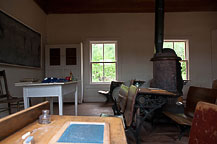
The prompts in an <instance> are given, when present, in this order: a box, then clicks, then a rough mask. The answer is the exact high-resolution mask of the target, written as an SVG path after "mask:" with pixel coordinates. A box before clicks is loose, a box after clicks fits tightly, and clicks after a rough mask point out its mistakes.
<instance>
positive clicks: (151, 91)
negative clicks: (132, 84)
mask: <svg viewBox="0 0 217 144" xmlns="http://www.w3.org/2000/svg"><path fill="white" fill-rule="evenodd" d="M138 93H141V94H152V95H153V94H154V95H160V96H162V95H166V96H177V95H176V94H175V93H172V92H168V91H166V90H163V89H152V88H150V89H149V88H140V89H139V91H138Z"/></svg>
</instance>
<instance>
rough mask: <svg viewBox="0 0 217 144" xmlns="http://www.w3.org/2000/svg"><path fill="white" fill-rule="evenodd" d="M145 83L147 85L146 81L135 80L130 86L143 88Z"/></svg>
mask: <svg viewBox="0 0 217 144" xmlns="http://www.w3.org/2000/svg"><path fill="white" fill-rule="evenodd" d="M144 83H145V81H141V80H136V79H133V80H131V81H130V86H131V85H135V86H137V87H141V86H142V85H143V84H144Z"/></svg>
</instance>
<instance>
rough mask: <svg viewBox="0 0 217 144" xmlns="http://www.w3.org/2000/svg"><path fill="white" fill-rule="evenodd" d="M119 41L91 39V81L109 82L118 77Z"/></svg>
mask: <svg viewBox="0 0 217 144" xmlns="http://www.w3.org/2000/svg"><path fill="white" fill-rule="evenodd" d="M116 51H117V42H116V41H91V42H90V52H91V54H90V55H91V56H90V63H91V82H92V83H108V82H111V81H113V80H116V79H117V72H116V71H117V53H116Z"/></svg>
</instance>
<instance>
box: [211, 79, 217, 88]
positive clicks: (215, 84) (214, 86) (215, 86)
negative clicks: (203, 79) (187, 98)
mask: <svg viewBox="0 0 217 144" xmlns="http://www.w3.org/2000/svg"><path fill="white" fill-rule="evenodd" d="M212 88H213V89H217V79H216V80H214V81H213V82H212Z"/></svg>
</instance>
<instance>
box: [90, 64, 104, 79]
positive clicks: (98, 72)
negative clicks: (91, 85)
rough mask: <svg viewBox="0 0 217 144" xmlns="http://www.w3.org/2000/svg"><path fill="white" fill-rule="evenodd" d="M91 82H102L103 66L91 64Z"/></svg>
mask: <svg viewBox="0 0 217 144" xmlns="http://www.w3.org/2000/svg"><path fill="white" fill-rule="evenodd" d="M92 82H103V64H102V63H93V64H92Z"/></svg>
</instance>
